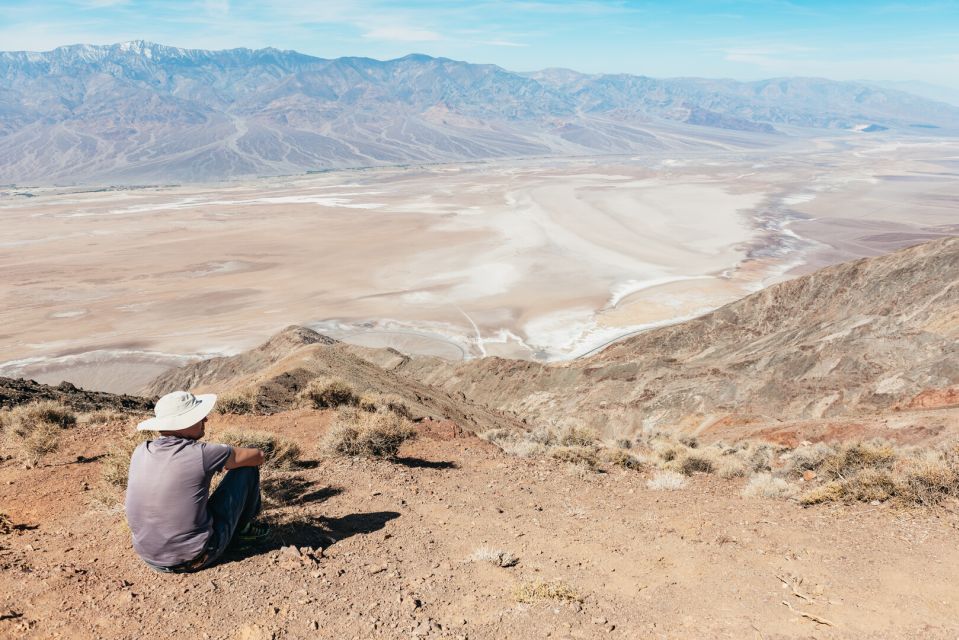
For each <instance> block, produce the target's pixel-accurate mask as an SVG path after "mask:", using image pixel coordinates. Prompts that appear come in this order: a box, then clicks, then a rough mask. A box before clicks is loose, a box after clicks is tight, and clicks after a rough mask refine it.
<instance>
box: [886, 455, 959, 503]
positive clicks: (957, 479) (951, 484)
mask: <svg viewBox="0 0 959 640" xmlns="http://www.w3.org/2000/svg"><path fill="white" fill-rule="evenodd" d="M898 471H899V473H898V480H899V482H898V486H897V494H898V496H899V498H900V499H901V500H902V501H903V502H904V503H905V504H912V505H919V506H935V505H937V504H939V503H940V502H942V500H943V499H944V498H946V497H950V496H951V497H954V498H955V497H959V459H956V458H955V457H951V456H943V457H934V456H927V457H926V458H922V459H917V460H909V461H906V462H905V463H904V464H903V465H902V467H901V468H900V469H899V470H898Z"/></svg>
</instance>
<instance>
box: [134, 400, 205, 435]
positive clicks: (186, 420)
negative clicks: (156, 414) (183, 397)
mask: <svg viewBox="0 0 959 640" xmlns="http://www.w3.org/2000/svg"><path fill="white" fill-rule="evenodd" d="M196 399H197V400H199V401H200V402H199V403H197V405H196V406H195V407H193V408H192V409H190V410H189V411H187V412H186V413H181V414H180V415H178V416H168V417H165V418H150V419H149V420H144V421H143V422H141V423H140V424H138V425H137V431H183V430H184V429H189V428H190V427H192V426H193V425H195V424H196V423H197V422H199V421H200V420H202V419H203V418H205V417H207V416H208V415H210V412H211V411H213V405H215V404H216V394H215V393H204V394H200V395H198V396H196Z"/></svg>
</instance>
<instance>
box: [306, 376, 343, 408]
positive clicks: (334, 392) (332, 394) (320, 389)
mask: <svg viewBox="0 0 959 640" xmlns="http://www.w3.org/2000/svg"><path fill="white" fill-rule="evenodd" d="M300 397H301V398H302V399H303V400H304V401H306V403H307V405H309V406H310V407H312V408H314V409H335V408H337V407H341V406H344V405H346V406H349V405H354V404H356V401H357V397H356V390H355V389H354V388H353V385H351V384H349V383H348V382H344V381H343V380H341V379H340V378H316V379H314V380H311V381H310V383H309V384H308V385H307V386H306V389H304V390H303V391H302V392H300Z"/></svg>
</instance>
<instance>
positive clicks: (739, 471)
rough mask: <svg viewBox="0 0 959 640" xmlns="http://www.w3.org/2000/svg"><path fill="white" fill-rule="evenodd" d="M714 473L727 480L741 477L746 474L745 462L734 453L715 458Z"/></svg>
mask: <svg viewBox="0 0 959 640" xmlns="http://www.w3.org/2000/svg"><path fill="white" fill-rule="evenodd" d="M716 474H717V475H719V477H720V478H725V479H727V480H731V479H733V478H742V477H743V476H745V475H746V463H745V462H743V460H742V459H740V458H738V457H737V456H734V455H728V456H722V457H721V458H719V459H718V460H716Z"/></svg>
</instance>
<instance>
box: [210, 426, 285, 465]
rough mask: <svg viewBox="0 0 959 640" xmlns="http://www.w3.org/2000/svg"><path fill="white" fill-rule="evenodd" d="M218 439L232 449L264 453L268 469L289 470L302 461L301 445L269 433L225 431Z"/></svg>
mask: <svg viewBox="0 0 959 640" xmlns="http://www.w3.org/2000/svg"><path fill="white" fill-rule="evenodd" d="M217 439H218V440H219V441H220V442H222V443H223V444H228V445H230V446H231V447H253V448H255V449H259V450H260V451H262V452H263V457H264V458H265V462H264V463H263V467H264V468H266V469H278V470H284V471H285V470H289V469H294V468H296V465H297V462H299V460H300V454H301V450H300V445H298V444H297V443H295V442H293V441H292V440H290V439H289V438H284V437H283V436H279V435H277V434H275V433H270V432H268V431H225V432H223V433H221V434H218V435H217Z"/></svg>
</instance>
